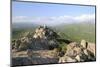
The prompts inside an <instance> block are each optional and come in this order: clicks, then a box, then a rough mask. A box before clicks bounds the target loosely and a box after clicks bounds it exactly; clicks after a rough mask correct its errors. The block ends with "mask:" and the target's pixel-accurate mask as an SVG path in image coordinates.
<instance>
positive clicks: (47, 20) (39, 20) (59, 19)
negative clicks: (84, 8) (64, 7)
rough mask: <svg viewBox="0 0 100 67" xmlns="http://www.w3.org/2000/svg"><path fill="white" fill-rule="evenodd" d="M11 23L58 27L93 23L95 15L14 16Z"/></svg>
mask: <svg viewBox="0 0 100 67" xmlns="http://www.w3.org/2000/svg"><path fill="white" fill-rule="evenodd" d="M12 22H13V23H23V22H28V23H35V24H46V25H52V24H53V25H58V24H62V23H80V22H92V23H94V22H95V14H83V15H80V16H67V15H65V16H55V17H54V16H53V17H28V16H14V17H12Z"/></svg>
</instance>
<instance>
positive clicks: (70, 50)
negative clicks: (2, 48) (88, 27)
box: [12, 26, 96, 65]
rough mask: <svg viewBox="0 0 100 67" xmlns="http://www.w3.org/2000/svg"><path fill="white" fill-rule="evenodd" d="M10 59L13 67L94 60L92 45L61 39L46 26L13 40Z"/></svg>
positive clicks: (82, 41) (85, 42) (93, 45)
mask: <svg viewBox="0 0 100 67" xmlns="http://www.w3.org/2000/svg"><path fill="white" fill-rule="evenodd" d="M62 44H63V45H64V46H62ZM12 57H13V59H12V60H13V65H21V64H23V65H27V64H44V63H66V62H83V61H95V60H96V56H95V44H94V43H90V42H87V41H85V40H81V41H80V43H77V42H74V41H70V40H67V39H61V38H60V35H58V33H56V32H55V31H54V30H52V29H50V28H49V27H47V26H39V27H38V28H36V30H35V31H33V32H26V35H25V36H24V37H22V38H19V39H16V40H13V41H12ZM25 58H26V59H25ZM19 60H20V62H19ZM23 60H24V62H23Z"/></svg>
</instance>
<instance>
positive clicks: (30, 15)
mask: <svg viewBox="0 0 100 67" xmlns="http://www.w3.org/2000/svg"><path fill="white" fill-rule="evenodd" d="M94 19H95V7H94V6H79V5H61V4H46V3H31V2H12V20H13V22H34V23H44V24H50V23H55V24H57V23H56V22H58V21H59V23H68V22H69V23H70V22H76V21H80V20H81V21H84V20H87V21H94Z"/></svg>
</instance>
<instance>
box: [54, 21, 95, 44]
mask: <svg viewBox="0 0 100 67" xmlns="http://www.w3.org/2000/svg"><path fill="white" fill-rule="evenodd" d="M55 28H56V30H57V31H60V32H59V34H60V35H61V36H62V38H66V39H71V40H73V41H80V40H81V39H85V40H87V41H90V42H95V24H94V23H76V24H75V23H73V24H61V25H59V26H56V27H55Z"/></svg>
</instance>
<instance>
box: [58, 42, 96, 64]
mask: <svg viewBox="0 0 100 67" xmlns="http://www.w3.org/2000/svg"><path fill="white" fill-rule="evenodd" d="M66 48H67V50H66V52H65V53H64V55H63V56H61V57H59V63H65V62H84V61H95V60H96V57H95V44H93V43H92V44H90V43H89V42H86V41H85V40H82V41H81V43H76V42H72V43H70V44H68V45H67V46H66Z"/></svg>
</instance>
